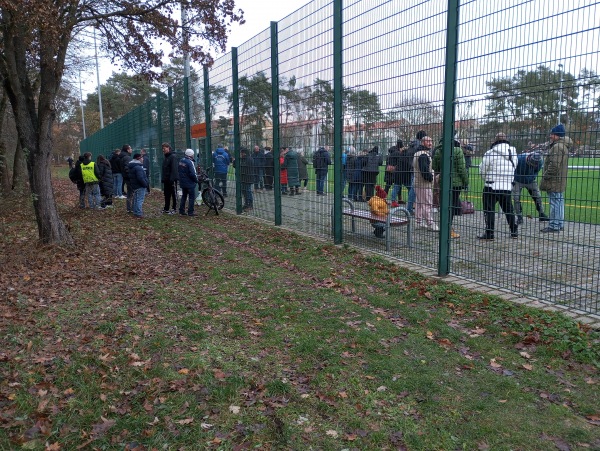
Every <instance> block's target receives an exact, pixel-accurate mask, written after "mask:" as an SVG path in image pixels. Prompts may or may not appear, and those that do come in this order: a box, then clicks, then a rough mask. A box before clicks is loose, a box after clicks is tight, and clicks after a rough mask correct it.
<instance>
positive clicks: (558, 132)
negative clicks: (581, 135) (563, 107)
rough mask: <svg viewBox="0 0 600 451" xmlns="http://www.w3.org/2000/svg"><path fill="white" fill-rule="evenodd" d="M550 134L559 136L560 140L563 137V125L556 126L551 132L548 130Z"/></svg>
mask: <svg viewBox="0 0 600 451" xmlns="http://www.w3.org/2000/svg"><path fill="white" fill-rule="evenodd" d="M550 134H551V135H556V136H560V137H561V138H562V137H563V136H565V126H564V125H563V124H558V125H557V126H556V127H554V128H553V129H552V130H550Z"/></svg>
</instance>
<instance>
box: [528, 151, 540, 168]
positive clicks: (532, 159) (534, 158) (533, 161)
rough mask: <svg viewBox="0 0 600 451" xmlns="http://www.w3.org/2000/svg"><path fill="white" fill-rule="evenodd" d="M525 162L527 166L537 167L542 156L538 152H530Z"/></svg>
mask: <svg viewBox="0 0 600 451" xmlns="http://www.w3.org/2000/svg"><path fill="white" fill-rule="evenodd" d="M525 161H526V162H527V164H528V165H530V166H534V167H536V168H537V167H539V166H540V164H541V162H542V154H541V153H540V152H531V153H530V154H528V155H527V157H526V158H525Z"/></svg>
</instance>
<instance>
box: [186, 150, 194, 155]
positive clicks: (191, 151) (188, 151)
mask: <svg viewBox="0 0 600 451" xmlns="http://www.w3.org/2000/svg"><path fill="white" fill-rule="evenodd" d="M185 156H186V157H193V156H194V151H193V150H192V149H186V150H185Z"/></svg>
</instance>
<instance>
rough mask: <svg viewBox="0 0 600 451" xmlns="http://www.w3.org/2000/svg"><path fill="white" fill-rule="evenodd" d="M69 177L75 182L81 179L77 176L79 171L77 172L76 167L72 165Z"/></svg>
mask: <svg viewBox="0 0 600 451" xmlns="http://www.w3.org/2000/svg"><path fill="white" fill-rule="evenodd" d="M69 179H70V180H71V181H72V182H73V183H77V182H78V181H79V180H78V178H77V172H75V167H72V168H71V169H69Z"/></svg>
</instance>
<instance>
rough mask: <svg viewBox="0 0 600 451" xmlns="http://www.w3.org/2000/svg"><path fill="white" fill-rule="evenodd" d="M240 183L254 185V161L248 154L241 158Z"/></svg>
mask: <svg viewBox="0 0 600 451" xmlns="http://www.w3.org/2000/svg"><path fill="white" fill-rule="evenodd" d="M240 181H241V182H242V183H245V184H248V185H249V184H253V183H254V161H253V160H252V157H250V156H249V155H248V154H246V156H245V157H241V158H240Z"/></svg>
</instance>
